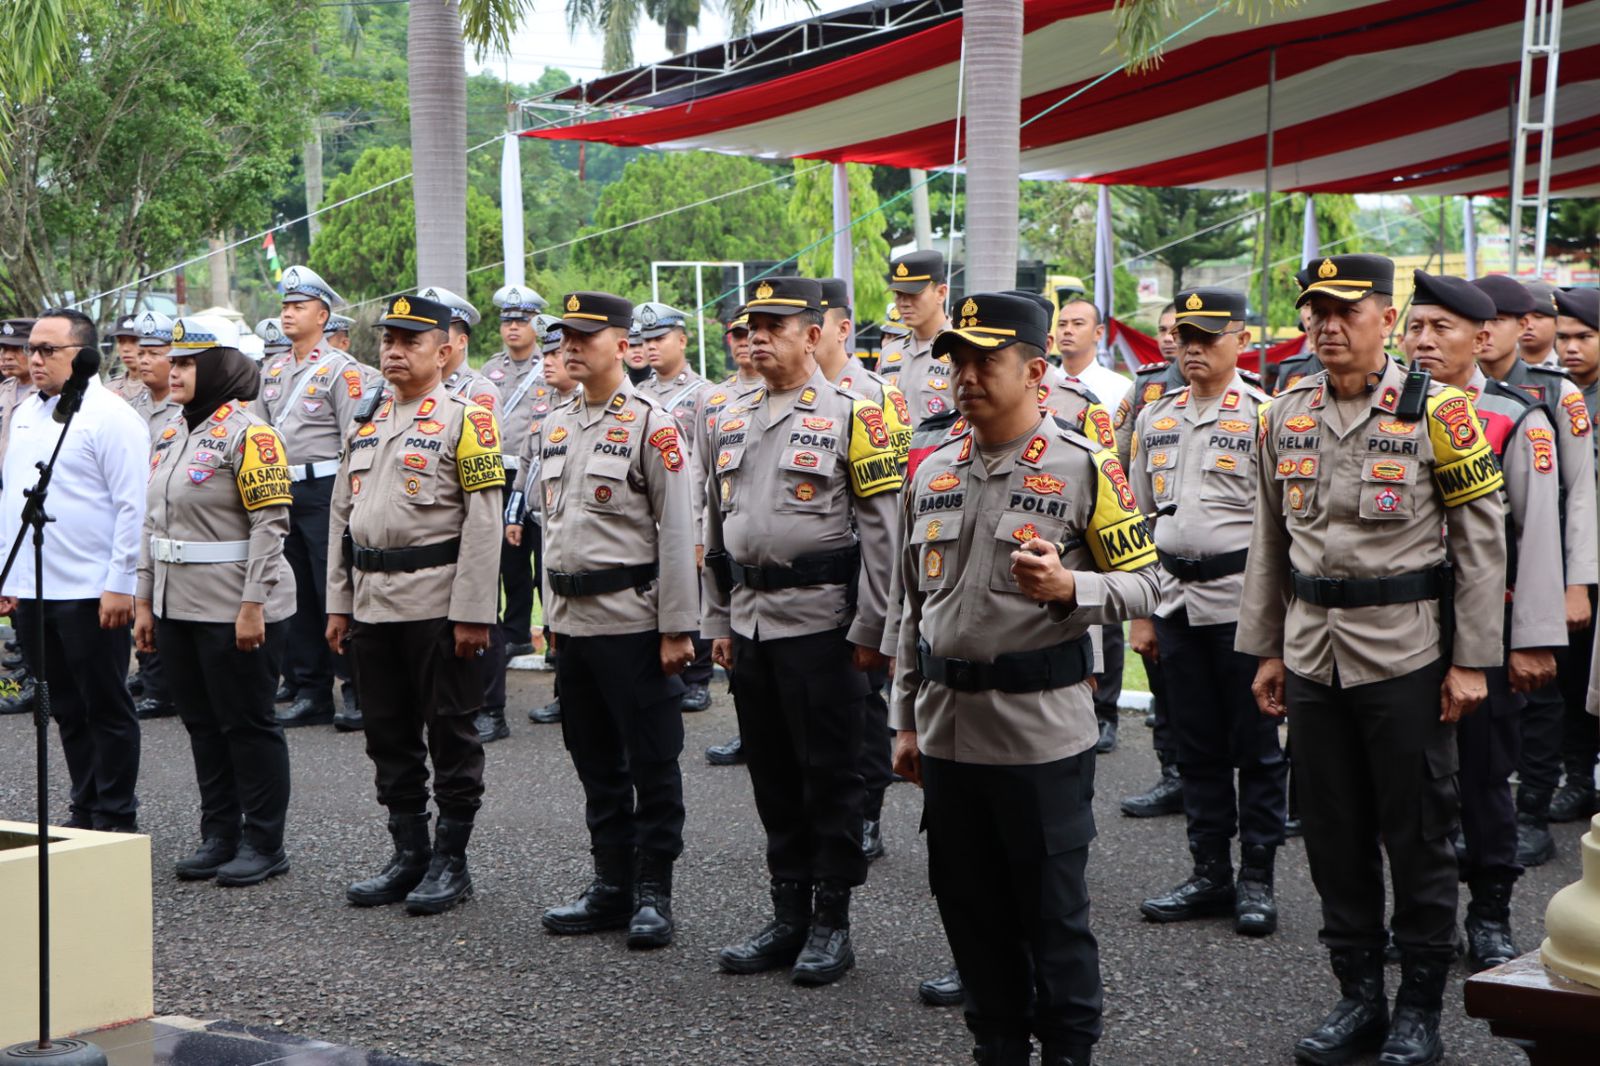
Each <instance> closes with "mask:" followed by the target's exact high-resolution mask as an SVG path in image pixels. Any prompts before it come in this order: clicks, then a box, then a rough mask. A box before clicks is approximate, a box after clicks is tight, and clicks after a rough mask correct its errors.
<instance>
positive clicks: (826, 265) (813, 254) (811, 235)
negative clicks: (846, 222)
mask: <svg viewBox="0 0 1600 1066" xmlns="http://www.w3.org/2000/svg"><path fill="white" fill-rule="evenodd" d="M872 171H873V168H872V167H869V166H863V165H861V164H859V163H849V164H847V165H846V173H847V174H848V175H849V180H850V215H851V217H852V218H860V219H861V221H860V222H857V223H856V224H855V225H854V226H853V227H852V228H851V231H850V247H851V250H852V251H853V252H854V255H855V277H854V278H853V279H852V281H853V283H854V288H855V306H856V310H855V312H854V313H855V316H856V319H857V321H859V322H862V323H869V322H877V321H878V320H879V319H881V318H882V317H883V312H884V310H885V309H886V308H887V307H888V306H889V281H888V278H887V275H886V272H885V269H884V264H886V263H888V261H889V242H888V241H886V240H884V239H883V233H884V230H885V229H886V228H887V226H888V224H887V222H885V220H884V217H883V213H882V212H880V211H877V207H878V193H877V191H876V190H875V189H874V188H873V186H872ZM794 174H795V177H794V193H793V194H792V195H791V196H790V198H789V221H790V222H791V223H793V225H794V227H795V230H796V231H797V232H798V233H799V235H800V239H801V240H802V241H804V242H805V243H807V244H809V243H811V242H812V241H815V240H819V239H822V238H823V237H826V236H827V235H828V234H831V233H832V232H833V168H832V167H827V166H821V167H819V166H817V164H816V161H815V160H811V159H797V160H795V161H794ZM863 215H865V216H866V217H865V218H862V216H863ZM800 273H801V274H804V275H805V276H806V277H811V278H828V277H833V276H834V268H833V240H832V239H831V238H829V239H827V240H824V241H823V242H822V243H821V244H819V245H817V246H816V247H815V248H813V249H811V250H810V251H809V252H806V253H805V254H803V255H802V256H800Z"/></svg>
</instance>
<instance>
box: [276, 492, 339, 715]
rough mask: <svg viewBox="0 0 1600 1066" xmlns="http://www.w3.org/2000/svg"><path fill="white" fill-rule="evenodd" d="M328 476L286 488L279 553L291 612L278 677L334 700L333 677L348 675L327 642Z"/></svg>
mask: <svg viewBox="0 0 1600 1066" xmlns="http://www.w3.org/2000/svg"><path fill="white" fill-rule="evenodd" d="M333 477H334V475H332V474H330V475H328V476H327V477H319V478H314V479H312V480H309V481H296V482H295V483H294V484H293V485H292V486H291V488H290V491H291V493H292V494H293V496H294V502H293V503H292V504H291V505H290V507H289V535H288V536H286V537H284V539H283V555H284V558H285V559H287V560H288V561H289V569H290V570H292V571H294V585H295V612H294V617H293V618H291V619H290V620H289V640H288V647H287V651H286V655H285V658H284V664H283V676H284V679H285V680H286V681H288V683H289V686H290V687H291V688H293V689H294V690H295V695H296V696H297V697H301V696H303V697H308V698H310V699H315V700H331V699H333V678H334V675H335V674H336V673H337V674H338V675H339V676H340V677H348V676H349V670H348V667H347V666H346V664H345V663H344V662H343V661H342V660H341V661H338V662H335V656H334V654H333V651H332V649H330V648H329V647H328V641H327V639H326V636H325V635H326V633H327V628H328V510H329V507H330V505H331V504H332V502H333Z"/></svg>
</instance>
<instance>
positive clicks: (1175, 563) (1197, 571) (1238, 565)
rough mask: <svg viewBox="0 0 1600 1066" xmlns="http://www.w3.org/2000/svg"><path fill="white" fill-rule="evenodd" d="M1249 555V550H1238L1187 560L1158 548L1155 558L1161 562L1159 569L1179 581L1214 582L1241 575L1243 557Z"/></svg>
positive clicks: (1242, 571)
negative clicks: (1222, 578)
mask: <svg viewBox="0 0 1600 1066" xmlns="http://www.w3.org/2000/svg"><path fill="white" fill-rule="evenodd" d="M1249 554H1250V549H1249V548H1240V549H1239V550H1238V551H1233V552H1223V553H1222V554H1221V555H1213V556H1210V557H1209V558H1206V559H1187V558H1185V557H1184V556H1182V555H1172V554H1171V553H1169V552H1164V551H1162V550H1161V549H1160V548H1157V549H1156V558H1158V559H1160V560H1161V568H1162V569H1163V570H1165V571H1166V572H1167V573H1169V574H1171V575H1172V576H1173V577H1175V578H1177V579H1178V580H1179V581H1215V580H1216V579H1217V578H1219V577H1228V576H1229V575H1231V574H1242V573H1244V562H1245V557H1246V556H1248V555H1249Z"/></svg>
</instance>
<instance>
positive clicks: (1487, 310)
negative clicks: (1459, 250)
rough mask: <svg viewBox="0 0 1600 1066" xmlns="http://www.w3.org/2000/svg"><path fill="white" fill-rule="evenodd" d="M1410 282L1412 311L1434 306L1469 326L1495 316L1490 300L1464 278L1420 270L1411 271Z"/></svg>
mask: <svg viewBox="0 0 1600 1066" xmlns="http://www.w3.org/2000/svg"><path fill="white" fill-rule="evenodd" d="M1412 278H1413V284H1414V285H1415V286H1416V288H1415V289H1414V290H1413V292H1412V295H1411V306H1413V307H1427V306H1430V305H1437V306H1439V307H1442V308H1444V309H1445V310H1446V311H1451V312H1454V313H1455V314H1458V315H1460V316H1461V317H1462V318H1464V319H1467V320H1468V321H1469V322H1487V321H1489V320H1490V319H1492V318H1494V316H1495V315H1496V314H1498V313H1499V312H1497V311H1496V310H1495V306H1494V298H1493V297H1491V296H1490V295H1489V294H1488V293H1486V292H1484V291H1483V290H1482V289H1480V288H1479V287H1478V286H1476V285H1474V284H1473V283H1472V282H1470V281H1468V280H1467V279H1465V278H1452V277H1450V276H1449V275H1446V274H1425V273H1423V272H1422V271H1420V270H1415V271H1412ZM1512 284H1513V285H1516V282H1512ZM1517 287H1518V288H1519V289H1520V288H1521V287H1522V286H1520V285H1518V286H1517Z"/></svg>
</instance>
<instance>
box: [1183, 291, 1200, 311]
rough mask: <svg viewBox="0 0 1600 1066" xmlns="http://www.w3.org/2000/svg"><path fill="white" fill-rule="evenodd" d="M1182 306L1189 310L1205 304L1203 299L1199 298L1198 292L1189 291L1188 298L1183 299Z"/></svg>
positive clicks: (1196, 309)
mask: <svg viewBox="0 0 1600 1066" xmlns="http://www.w3.org/2000/svg"><path fill="white" fill-rule="evenodd" d="M1183 306H1184V307H1186V308H1188V309H1189V310H1190V311H1198V310H1200V309H1201V308H1202V307H1204V306H1205V301H1204V300H1202V299H1200V294H1199V293H1197V292H1191V293H1190V294H1189V298H1188V299H1187V300H1185V301H1183Z"/></svg>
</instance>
